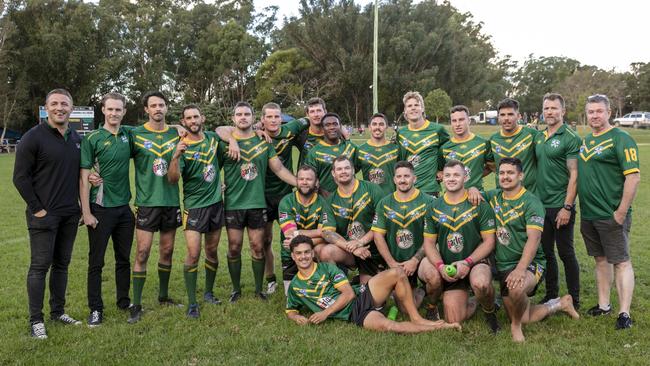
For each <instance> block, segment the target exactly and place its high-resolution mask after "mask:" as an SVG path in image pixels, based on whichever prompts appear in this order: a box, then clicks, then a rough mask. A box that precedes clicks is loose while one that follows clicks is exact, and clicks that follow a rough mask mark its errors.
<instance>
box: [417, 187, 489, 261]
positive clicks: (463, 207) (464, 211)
mask: <svg viewBox="0 0 650 366" xmlns="http://www.w3.org/2000/svg"><path fill="white" fill-rule="evenodd" d="M430 212H431V218H432V220H433V227H434V229H433V233H434V234H435V235H437V237H436V244H437V247H438V252H439V253H440V256H441V257H442V260H443V262H445V263H447V264H450V263H453V262H456V261H461V260H463V259H465V258H467V257H469V256H470V255H471V254H472V253H473V252H474V250H475V249H476V248H477V247H478V246H479V245H480V244H481V242H483V237H482V236H481V234H484V233H488V234H493V233H494V232H495V226H494V213H493V212H492V209H491V208H490V205H489V204H487V203H486V202H481V203H480V204H479V205H478V206H474V205H472V204H471V203H470V202H469V200H468V198H467V193H465V196H464V197H463V199H462V200H461V201H460V202H458V203H453V202H450V201H449V199H448V198H447V194H445V195H444V196H443V198H442V199H437V200H435V201H434V202H433V204H432V205H431V210H430Z"/></svg>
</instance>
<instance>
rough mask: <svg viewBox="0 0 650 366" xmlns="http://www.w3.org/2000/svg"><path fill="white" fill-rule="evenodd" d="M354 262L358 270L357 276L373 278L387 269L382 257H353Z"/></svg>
mask: <svg viewBox="0 0 650 366" xmlns="http://www.w3.org/2000/svg"><path fill="white" fill-rule="evenodd" d="M354 260H355V262H356V264H357V267H358V268H359V274H364V275H370V276H374V275H376V274H377V273H379V272H382V271H385V270H386V269H388V265H387V264H386V261H385V260H384V258H383V257H382V256H376V257H372V256H370V257H368V258H367V259H361V258H359V257H354Z"/></svg>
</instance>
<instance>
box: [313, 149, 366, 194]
mask: <svg viewBox="0 0 650 366" xmlns="http://www.w3.org/2000/svg"><path fill="white" fill-rule="evenodd" d="M341 155H345V156H347V157H349V158H350V159H351V160H352V162H353V163H354V161H355V160H356V155H357V147H356V145H354V144H353V143H352V142H350V141H348V140H344V139H340V140H339V144H338V145H330V144H328V143H326V142H325V141H323V140H321V141H319V142H318V144H316V146H314V147H313V148H311V150H309V154H307V158H305V164H307V165H310V166H312V167H314V169H316V172H318V180H319V181H320V187H321V188H322V189H324V190H326V191H328V192H334V191H335V190H336V182H334V178H333V177H332V163H333V162H334V159H336V158H337V157H338V156H341Z"/></svg>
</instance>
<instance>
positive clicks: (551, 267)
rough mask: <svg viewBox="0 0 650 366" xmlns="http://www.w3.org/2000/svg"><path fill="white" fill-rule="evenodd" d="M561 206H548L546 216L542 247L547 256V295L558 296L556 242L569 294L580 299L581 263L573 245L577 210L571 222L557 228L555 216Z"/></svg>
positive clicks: (577, 299)
mask: <svg viewBox="0 0 650 366" xmlns="http://www.w3.org/2000/svg"><path fill="white" fill-rule="evenodd" d="M560 210H561V208H547V209H546V217H545V218H544V232H543V233H542V248H543V249H544V255H545V256H546V296H547V297H550V298H555V297H558V294H559V291H560V289H559V284H558V275H559V274H558V273H559V271H558V266H557V260H556V259H555V243H557V252H558V254H559V256H560V259H561V260H562V263H563V264H564V276H565V278H566V285H567V290H568V291H569V294H570V295H571V296H572V297H573V299H574V301H580V265H579V264H578V259H577V258H576V252H575V248H574V246H573V226H574V224H575V218H576V213H575V210H573V211H572V212H571V218H570V219H569V222H568V223H567V224H566V225H564V226H561V227H560V228H559V229H557V224H556V223H555V217H556V216H557V213H558V212H559V211H560Z"/></svg>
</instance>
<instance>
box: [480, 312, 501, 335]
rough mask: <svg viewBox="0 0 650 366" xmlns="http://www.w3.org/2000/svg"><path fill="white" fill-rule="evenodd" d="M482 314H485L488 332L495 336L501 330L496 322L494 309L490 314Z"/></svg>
mask: <svg viewBox="0 0 650 366" xmlns="http://www.w3.org/2000/svg"><path fill="white" fill-rule="evenodd" d="M483 314H485V322H486V323H487V324H488V327H490V332H492V334H497V332H498V331H499V330H501V326H500V325H499V321H498V320H497V310H496V308H495V309H494V311H492V312H491V313H485V312H484V313H483Z"/></svg>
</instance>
